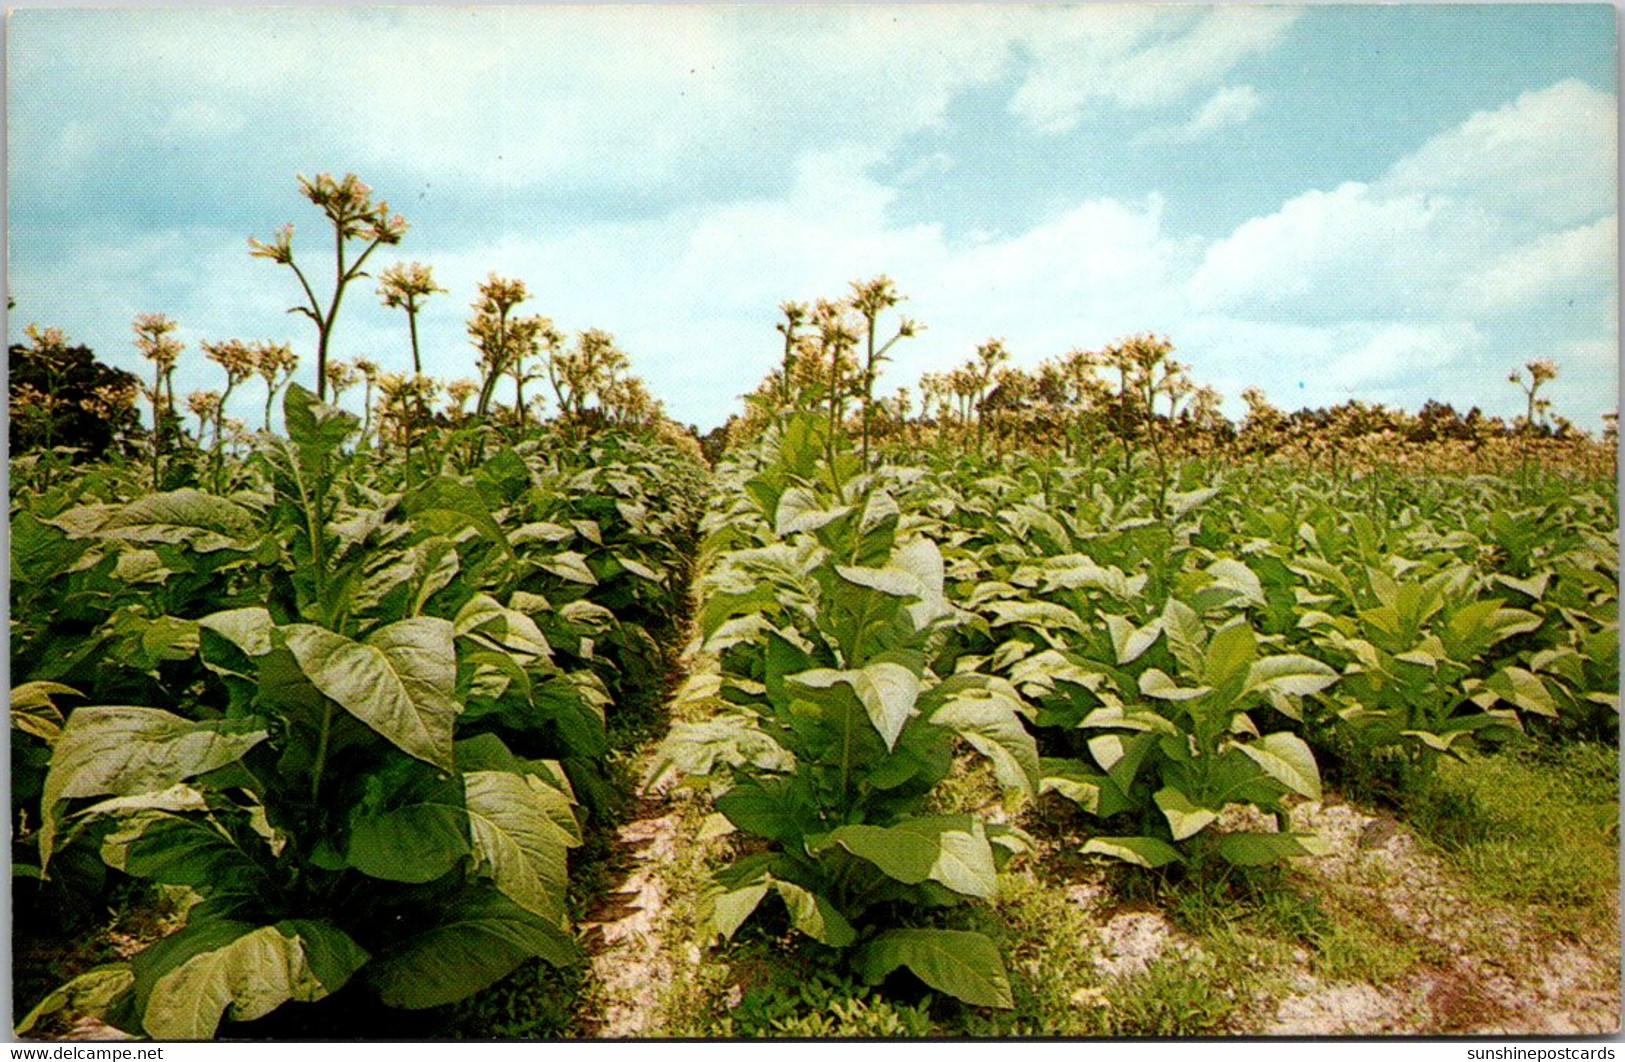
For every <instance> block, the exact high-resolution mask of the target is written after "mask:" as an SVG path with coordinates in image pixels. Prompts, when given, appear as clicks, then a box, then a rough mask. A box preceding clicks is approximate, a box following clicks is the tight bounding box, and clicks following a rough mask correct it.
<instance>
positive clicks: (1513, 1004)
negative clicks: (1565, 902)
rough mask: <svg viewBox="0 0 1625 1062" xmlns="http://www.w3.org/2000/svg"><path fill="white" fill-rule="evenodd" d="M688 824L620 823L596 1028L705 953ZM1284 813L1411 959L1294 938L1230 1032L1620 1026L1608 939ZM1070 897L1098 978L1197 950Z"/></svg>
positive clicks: (1308, 873)
mask: <svg viewBox="0 0 1625 1062" xmlns="http://www.w3.org/2000/svg"><path fill="white" fill-rule="evenodd" d="M684 819H685V816H684V813H683V809H682V807H681V804H680V802H679V801H678V800H677V799H675V798H673V797H672V796H671V795H670V794H665V793H663V794H654V795H649V796H646V797H645V799H644V801H643V805H642V808H641V810H640V814H639V817H637V818H635V819H634V820H633V821H631V822H628V823H627V824H626V825H625V826H623V827H622V828H621V830H620V831H619V834H618V838H617V844H618V845H619V846H620V847H621V848H622V851H623V853H624V856H625V864H626V867H627V870H626V873H625V876H624V878H623V880H622V883H621V885H620V887H619V888H617V889H615V890H614V891H613V892H612V893H611V894H610V896H609V897H608V898H607V900H606V902H605V903H604V904H603V905H602V906H601V908H600V909H599V910H598V911H595V912H594V914H593V916H592V919H591V924H592V926H593V929H592V932H591V934H590V938H589V939H590V940H591V942H592V943H591V947H592V951H593V958H592V968H593V976H594V978H595V979H596V980H597V981H598V982H599V984H600V986H601V989H602V991H601V993H599V994H598V998H600V999H601V1000H602V1001H603V1002H604V1003H605V1004H606V1006H605V1010H604V1013H603V1014H602V1016H601V1019H600V1021H599V1024H598V1025H597V1026H596V1028H594V1029H593V1030H592V1031H593V1033H594V1035H598V1036H603V1037H609V1038H621V1037H640V1036H652V1035H660V1032H661V1030H660V1027H659V1024H660V1021H661V1017H662V1016H661V1013H660V1008H661V1002H662V999H663V996H664V994H665V993H666V992H667V991H668V990H669V989H670V988H671V986H672V985H673V984H675V983H676V981H677V979H678V978H679V977H682V976H684V975H685V973H688V974H690V975H691V973H692V970H693V968H694V966H695V965H697V964H699V963H702V962H705V961H707V959H706V957H705V956H703V955H701V954H698V953H695V954H688V955H682V956H675V955H673V954H672V953H671V950H670V949H664V948H663V939H664V937H665V936H666V935H667V933H668V932H669V930H670V926H669V925H668V920H669V918H670V917H671V908H670V904H669V902H668V901H669V899H670V898H669V897H668V896H667V892H666V890H667V888H668V884H667V881H666V877H665V875H666V873H667V872H668V871H669V869H670V868H672V867H674V866H677V865H678V864H679V863H686V864H693V866H691V867H690V869H691V870H692V869H694V868H696V867H697V865H698V861H699V858H700V852H699V849H700V845H699V844H698V842H697V841H696V840H695V839H693V838H690V837H686V836H684V833H685V828H684ZM1292 819H1293V828H1294V829H1297V830H1307V831H1310V832H1314V833H1316V834H1318V835H1320V836H1321V837H1322V838H1324V839H1325V840H1326V841H1327V842H1329V844H1330V846H1331V850H1330V852H1329V853H1328V854H1326V855H1324V856H1320V857H1318V858H1312V859H1303V860H1299V861H1297V865H1296V867H1295V869H1294V872H1293V879H1294V880H1295V881H1296V882H1297V883H1298V884H1299V885H1300V887H1302V888H1303V889H1304V890H1305V891H1306V892H1309V893H1311V894H1316V895H1321V896H1324V897H1326V898H1328V899H1333V900H1336V901H1338V902H1339V903H1340V904H1342V905H1345V906H1347V907H1350V908H1353V909H1357V910H1361V911H1363V912H1365V913H1366V914H1367V917H1369V918H1370V919H1371V921H1372V923H1373V926H1374V928H1377V929H1380V930H1381V931H1382V933H1383V934H1385V935H1386V936H1388V937H1390V938H1394V939H1398V940H1401V941H1404V942H1405V943H1406V944H1407V945H1409V946H1411V947H1413V948H1414V949H1415V951H1416V953H1417V954H1418V956H1419V961H1418V962H1417V963H1416V964H1415V965H1414V966H1413V967H1412V969H1411V970H1410V971H1409V972H1408V973H1406V974H1405V975H1404V976H1402V977H1401V978H1399V979H1398V980H1397V981H1395V982H1391V983H1387V984H1383V985H1380V986H1379V985H1375V984H1370V983H1363V982H1339V981H1330V980H1323V979H1321V978H1319V977H1317V976H1316V975H1315V974H1314V973H1313V972H1312V967H1311V960H1310V956H1309V954H1308V953H1307V952H1306V951H1302V950H1301V949H1300V951H1299V952H1298V954H1297V955H1296V956H1295V960H1296V961H1297V966H1296V968H1295V969H1292V970H1289V971H1288V973H1287V976H1288V984H1287V991H1286V994H1285V995H1284V996H1282V995H1279V994H1275V995H1273V996H1272V998H1268V999H1260V1000H1256V1001H1254V1004H1253V1005H1252V1006H1249V1007H1247V1008H1245V1009H1246V1011H1247V1013H1245V1014H1240V1015H1238V1020H1239V1022H1240V1027H1239V1028H1238V1029H1237V1030H1236V1031H1237V1032H1238V1033H1239V1034H1241V1035H1265V1036H1391V1035H1399V1036H1417V1035H1432V1036H1439V1035H1443V1036H1472V1035H1503V1036H1505V1035H1540V1036H1571V1035H1599V1034H1610V1033H1617V1032H1618V1031H1619V1030H1620V1002H1621V997H1620V953H1619V950H1618V948H1617V946H1616V945H1617V941H1616V940H1615V937H1614V936H1606V937H1604V938H1602V939H1592V940H1582V939H1576V938H1573V937H1568V936H1559V935H1555V934H1554V933H1553V932H1551V931H1550V930H1547V929H1543V928H1542V927H1541V926H1540V925H1539V924H1538V922H1537V920H1536V919H1535V918H1534V917H1532V916H1528V915H1521V914H1520V913H1518V912H1516V911H1515V910H1512V909H1509V908H1508V907H1506V906H1502V905H1488V904H1486V903H1484V902H1483V901H1481V900H1478V899H1475V898H1474V897H1472V896H1470V895H1469V894H1468V892H1467V890H1466V888H1465V886H1464V885H1463V883H1462V882H1460V880H1459V879H1458V878H1457V877H1456V875H1455V874H1453V873H1452V871H1451V870H1450V869H1449V867H1448V866H1446V865H1445V863H1444V862H1443V860H1442V859H1441V858H1440V857H1439V856H1438V855H1437V854H1435V853H1433V852H1430V851H1428V850H1427V849H1426V847H1425V846H1424V845H1423V844H1421V843H1420V842H1418V841H1417V839H1416V838H1415V837H1414V836H1413V835H1412V834H1411V833H1410V832H1409V830H1407V829H1406V828H1405V827H1404V826H1403V825H1402V824H1400V823H1397V822H1395V821H1394V820H1393V819H1391V818H1389V817H1386V816H1383V815H1380V814H1373V813H1370V812H1367V811H1364V810H1361V809H1359V808H1356V807H1354V806H1352V805H1349V804H1345V803H1325V804H1306V805H1303V806H1300V807H1299V808H1297V809H1296V810H1295V811H1294V812H1293V816H1292ZM690 828H691V827H690ZM1067 892H1068V899H1069V900H1070V901H1071V902H1073V903H1076V904H1079V905H1081V906H1083V907H1085V908H1086V909H1089V910H1090V911H1091V912H1093V913H1095V914H1097V915H1098V923H1097V924H1098V927H1099V928H1098V930H1097V933H1098V936H1099V939H1098V942H1097V948H1096V953H1097V955H1098V959H1097V962H1096V965H1097V967H1098V968H1099V969H1100V970H1101V971H1102V972H1103V973H1106V974H1110V975H1130V976H1132V975H1134V974H1137V973H1140V972H1143V971H1144V970H1145V969H1146V968H1147V967H1148V966H1150V965H1151V964H1153V963H1156V962H1158V961H1161V960H1164V959H1168V958H1178V957H1181V956H1183V957H1186V958H1188V957H1190V956H1192V955H1194V954H1196V953H1197V952H1199V951H1200V948H1199V946H1198V945H1197V944H1196V943H1195V942H1194V941H1191V940H1188V939H1186V938H1184V936H1183V935H1182V934H1181V933H1180V932H1179V931H1178V930H1176V929H1175V928H1173V926H1172V925H1171V923H1170V922H1169V921H1168V920H1167V919H1166V918H1165V917H1164V916H1163V915H1162V914H1160V913H1158V912H1156V911H1154V910H1143V909H1142V910H1124V909H1123V908H1122V906H1121V905H1120V904H1119V903H1118V901H1117V899H1116V898H1115V897H1114V896H1113V895H1112V894H1111V893H1110V891H1109V890H1108V889H1107V888H1106V887H1105V886H1104V885H1073V886H1070V887H1069V888H1068V889H1067ZM1378 923H1380V925H1379V924H1378ZM1616 934H1617V929H1616ZM689 950H693V949H692V946H690V947H689ZM682 967H687V969H686V970H685V969H683V968H682ZM1089 1002H1091V1001H1089V1000H1080V1005H1087V1004H1088V1003H1089Z"/></svg>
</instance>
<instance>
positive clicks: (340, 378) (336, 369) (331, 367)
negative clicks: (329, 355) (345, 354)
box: [327, 358, 356, 401]
mask: <svg viewBox="0 0 1625 1062" xmlns="http://www.w3.org/2000/svg"><path fill="white" fill-rule="evenodd" d="M355 381H356V369H355V366H354V365H351V364H349V363H348V362H343V361H339V360H338V359H337V358H335V359H333V360H332V361H330V362H328V363H327V386H328V387H330V388H332V389H333V400H334V401H338V397H339V395H341V394H343V393H344V392H345V391H348V390H349V389H350V388H351V387H353V386H355Z"/></svg>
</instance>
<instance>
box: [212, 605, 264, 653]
mask: <svg viewBox="0 0 1625 1062" xmlns="http://www.w3.org/2000/svg"><path fill="white" fill-rule="evenodd" d="M197 625H198V626H199V627H201V628H203V629H204V630H208V631H213V632H214V633H216V634H218V635H220V636H221V637H222V638H225V639H226V640H227V641H229V642H230V643H231V644H232V645H235V646H236V647H237V648H238V649H241V650H242V651H243V653H244V654H245V655H247V656H251V657H259V656H264V655H265V654H267V653H269V652H270V651H271V650H272V649H274V648H275V645H274V644H273V643H272V641H271V634H272V632H273V631H274V630H275V629H276V623H275V622H274V621H273V620H272V619H271V614H270V613H269V612H267V611H266V610H265V609H263V608H258V607H256V608H233V609H227V610H226V611H224V612H215V613H211V614H210V615H207V616H204V617H203V618H202V619H200V620H198V621H197Z"/></svg>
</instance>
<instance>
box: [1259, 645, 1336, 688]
mask: <svg viewBox="0 0 1625 1062" xmlns="http://www.w3.org/2000/svg"><path fill="white" fill-rule="evenodd" d="M1337 677H1338V676H1337V672H1336V671H1335V670H1334V669H1333V668H1331V667H1329V666H1327V665H1326V664H1323V663H1321V662H1320V661H1319V660H1314V659H1311V658H1310V657H1307V656H1295V655H1290V654H1288V655H1284V656H1266V657H1264V658H1263V659H1262V660H1255V661H1254V662H1253V665H1252V667H1251V668H1250V669H1249V670H1248V672H1247V692H1248V693H1256V692H1260V691H1262V692H1265V693H1268V692H1272V691H1273V692H1276V693H1288V694H1292V695H1293V696H1296V697H1307V696H1308V695H1309V694H1311V693H1319V692H1320V691H1321V690H1323V689H1325V688H1326V687H1327V686H1330V685H1331V684H1332V683H1334V682H1336V681H1337Z"/></svg>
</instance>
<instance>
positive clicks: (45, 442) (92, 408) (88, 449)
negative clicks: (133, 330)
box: [6, 329, 142, 462]
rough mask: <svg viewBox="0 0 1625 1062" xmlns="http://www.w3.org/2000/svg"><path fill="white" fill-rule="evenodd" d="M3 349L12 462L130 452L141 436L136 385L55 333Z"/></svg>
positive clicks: (42, 333) (93, 457)
mask: <svg viewBox="0 0 1625 1062" xmlns="http://www.w3.org/2000/svg"><path fill="white" fill-rule="evenodd" d="M30 336H31V338H32V340H33V341H32V342H30V343H28V344H26V345H24V344H21V343H13V344H12V345H11V346H10V347H9V348H8V349H7V351H6V355H7V362H6V365H7V372H6V376H7V386H8V387H9V388H10V400H11V419H10V429H9V436H8V438H9V440H10V444H11V455H12V458H13V459H16V458H20V457H22V456H23V455H25V454H29V453H32V452H34V451H39V450H46V451H48V450H50V449H52V448H53V447H59V446H61V447H70V448H72V449H73V450H74V451H76V453H75V454H74V457H75V459H76V460H77V461H80V462H88V461H95V460H98V459H101V458H107V457H113V456H115V455H118V454H121V453H125V452H127V451H129V450H130V449H131V448H132V447H133V446H134V444H135V442H136V440H137V438H138V437H139V436H140V435H141V434H142V431H141V420H140V416H139V415H138V414H137V412H136V408H135V396H136V393H137V391H138V390H139V387H140V381H139V380H137V379H136V377H135V376H133V375H131V374H130V373H127V372H125V371H123V370H122V369H115V368H113V367H111V366H109V365H106V364H104V363H103V362H101V361H99V360H98V359H97V358H96V355H95V354H94V353H93V352H92V351H91V350H90V348H89V347H84V346H68V345H67V340H66V338H65V337H62V336H61V335H60V334H58V333H56V332H55V331H54V330H50V329H47V330H43V331H42V330H38V329H34V330H31V332H30Z"/></svg>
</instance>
